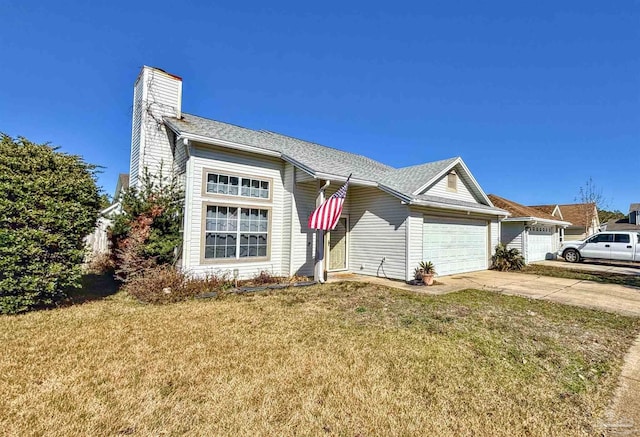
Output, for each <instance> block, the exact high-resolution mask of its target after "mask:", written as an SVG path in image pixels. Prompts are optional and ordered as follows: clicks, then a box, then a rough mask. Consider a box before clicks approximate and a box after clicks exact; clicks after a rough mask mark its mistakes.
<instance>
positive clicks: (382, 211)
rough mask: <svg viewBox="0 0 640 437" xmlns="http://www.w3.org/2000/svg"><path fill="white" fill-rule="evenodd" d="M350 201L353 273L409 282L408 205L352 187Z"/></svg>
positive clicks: (389, 197)
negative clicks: (407, 275)
mask: <svg viewBox="0 0 640 437" xmlns="http://www.w3.org/2000/svg"><path fill="white" fill-rule="evenodd" d="M348 199H349V223H350V233H349V248H348V251H349V265H348V268H349V270H351V271H352V272H354V273H361V274H364V275H372V276H381V277H384V276H386V277H388V278H394V279H401V280H404V279H406V269H407V262H406V261H407V250H406V249H407V247H406V244H405V242H406V229H405V226H406V221H407V216H408V212H409V211H408V208H407V206H406V205H402V204H401V203H400V200H399V199H397V198H395V197H393V196H391V195H389V194H386V193H384V192H382V191H380V190H379V189H377V188H369V187H349V194H348ZM383 259H384V262H383Z"/></svg>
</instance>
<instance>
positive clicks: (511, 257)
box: [491, 244, 525, 272]
mask: <svg viewBox="0 0 640 437" xmlns="http://www.w3.org/2000/svg"><path fill="white" fill-rule="evenodd" d="M491 261H492V266H491V268H492V269H494V270H500V271H502V272H505V271H508V270H522V268H523V267H524V265H525V263H524V257H523V256H522V255H521V254H520V251H519V250H518V249H507V248H506V247H505V246H504V245H503V244H498V245H497V246H496V253H495V254H494V255H493V256H492V257H491Z"/></svg>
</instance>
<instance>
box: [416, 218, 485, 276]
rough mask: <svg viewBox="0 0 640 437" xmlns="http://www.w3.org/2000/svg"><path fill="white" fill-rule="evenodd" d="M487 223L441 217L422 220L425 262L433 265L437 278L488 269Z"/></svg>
mask: <svg viewBox="0 0 640 437" xmlns="http://www.w3.org/2000/svg"><path fill="white" fill-rule="evenodd" d="M487 236H488V229H487V222H486V221H484V220H468V219H456V218H443V217H429V216H426V217H425V218H424V226H423V242H422V248H423V249H422V250H423V257H422V259H423V260H424V261H431V262H433V264H434V265H435V268H436V272H437V273H438V275H451V274H454V273H463V272H472V271H476V270H486V269H487V268H488V258H489V254H488V244H487Z"/></svg>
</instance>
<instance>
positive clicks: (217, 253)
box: [215, 246, 225, 258]
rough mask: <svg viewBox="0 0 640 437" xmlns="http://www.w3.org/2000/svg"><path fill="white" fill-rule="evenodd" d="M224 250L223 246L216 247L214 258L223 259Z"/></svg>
mask: <svg viewBox="0 0 640 437" xmlns="http://www.w3.org/2000/svg"><path fill="white" fill-rule="evenodd" d="M224 255H225V249H224V246H216V250H215V257H216V258H224Z"/></svg>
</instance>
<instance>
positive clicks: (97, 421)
mask: <svg viewBox="0 0 640 437" xmlns="http://www.w3.org/2000/svg"><path fill="white" fill-rule="evenodd" d="M639 332H640V320H638V319H633V318H629V317H622V316H617V315H614V314H609V313H604V312H598V311H592V310H586V309H581V308H575V307H569V306H562V305H557V304H553V303H549V302H542V301H531V300H527V299H523V298H518V297H509V296H503V295H499V294H494V293H490V292H481V291H476V290H467V291H463V292H459V293H454V294H449V295H445V296H439V297H429V296H418V295H414V294H410V293H406V292H401V291H398V290H392V289H388V288H384V287H380V286H374V285H368V284H363V283H342V284H331V285H324V286H314V287H308V288H299V289H298V288H296V289H289V290H284V291H278V292H272V293H268V294H255V295H242V296H237V295H231V296H225V297H224V298H222V299H219V300H207V301H190V302H184V303H178V304H171V305H166V306H151V305H142V304H140V303H138V302H136V301H133V300H131V299H130V298H127V297H126V296H125V295H123V294H121V293H120V294H116V295H114V296H112V297H110V298H107V299H104V300H98V301H95V302H90V303H86V304H83V305H75V306H71V307H68V308H61V309H57V310H52V311H41V312H36V313H31V314H25V315H21V316H11V317H8V316H7V317H1V318H0V333H1V334H0V335H1V337H0V345H1V346H0V348H1V351H2V352H1V354H0V375H2V378H0V429H3V430H4V433H6V434H7V435H44V434H46V435H64V436H67V435H181V434H187V435H252V436H253V435H348V436H356V435H360V436H369V435H371V436H373V435H439V436H441V435H445V436H446V435H451V436H454V435H492V436H517V435H533V436H548V435H554V436H560V435H567V436H569V435H570V436H575V435H599V432H598V431H599V429H600V426H601V424H602V415H603V412H604V409H605V407H606V405H607V403H608V402H609V400H610V398H611V395H612V392H613V389H614V387H615V385H616V382H617V377H618V374H619V367H620V364H621V361H622V357H623V355H624V354H625V352H626V351H627V349H628V347H629V346H630V344H631V342H632V341H633V339H634V337H635V336H636V335H637V334H638V333H639Z"/></svg>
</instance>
